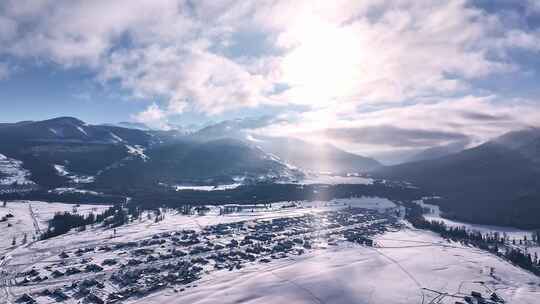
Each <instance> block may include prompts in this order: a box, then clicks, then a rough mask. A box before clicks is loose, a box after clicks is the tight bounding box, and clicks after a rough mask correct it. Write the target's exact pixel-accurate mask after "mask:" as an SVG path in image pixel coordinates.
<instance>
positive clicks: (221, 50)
mask: <svg viewBox="0 0 540 304" xmlns="http://www.w3.org/2000/svg"><path fill="white" fill-rule="evenodd" d="M501 1H504V0H501ZM476 2H477V1H467V0H449V1H438V0H429V1H415V0H398V1H395V0H394V1H390V0H370V1H357V0H336V1H326V0H298V1H287V0H262V1H238V0H227V1H205V0H202V1H183V0H155V1H149V0H118V1H106V0H96V1H72V0H40V1H26V0H6V1H3V2H2V3H1V4H0V12H1V13H0V42H1V43H0V55H5V56H12V57H15V58H18V59H28V58H32V59H34V58H38V59H39V60H41V61H45V62H48V63H53V64H56V65H58V66H59V67H62V68H73V67H79V68H80V67H82V68H86V69H88V70H90V71H92V72H93V73H94V75H96V79H97V80H98V81H100V82H101V83H102V84H103V85H105V86H107V85H110V84H114V85H116V84H119V85H120V86H121V87H122V89H124V90H125V91H127V92H129V93H130V95H131V97H132V98H133V99H139V100H146V101H155V100H157V101H159V102H157V103H150V102H149V105H148V107H147V108H146V109H145V110H144V111H143V112H141V113H137V114H134V116H133V118H134V119H135V120H137V121H139V122H144V123H147V124H149V125H152V126H153V127H162V128H164V127H166V126H167V122H168V120H170V119H171V117H173V116H174V115H177V114H179V113H185V112H199V113H204V114H206V115H216V114H220V113H226V112H230V111H233V110H234V111H237V110H239V109H245V108H257V107H260V106H272V107H277V108H280V107H281V108H282V109H283V111H289V110H290V108H294V109H301V110H298V112H297V113H296V114H294V115H292V116H294V117H293V119H292V120H290V122H286V121H282V120H280V121H279V122H273V123H272V124H271V125H269V126H261V128H264V130H272V131H274V132H276V133H278V134H285V133H286V134H294V133H296V134H312V135H313V136H315V134H316V136H315V137H318V138H319V139H325V140H329V141H334V142H339V143H341V144H344V145H346V146H347V147H350V149H351V150H355V151H358V150H360V149H375V146H389V147H395V146H396V144H392V143H390V142H389V140H388V139H390V138H391V139H392V140H395V141H396V142H397V143H399V144H400V145H402V146H404V147H408V146H411V145H425V146H428V145H432V144H440V143H442V142H444V141H452V140H456V141H458V140H463V139H464V138H467V139H469V138H470V139H471V140H472V141H480V140H484V139H486V138H488V137H490V136H493V135H497V134H499V133H501V132H502V131H504V130H508V129H510V128H515V127H520V126H524V125H527V124H534V123H537V122H538V121H540V120H535V119H538V114H537V113H538V110H535V109H534V105H530V104H529V103H528V101H526V100H519V99H513V100H503V98H502V97H499V96H496V95H495V94H494V93H492V92H489V90H487V92H486V90H485V88H484V89H482V90H479V89H477V88H476V87H475V85H476V83H477V82H478V81H481V80H484V79H486V78H489V77H497V76H498V75H514V74H519V73H520V72H521V70H522V69H523V67H522V66H521V64H522V63H520V62H519V60H514V58H513V57H512V52H513V51H514V50H516V49H519V50H521V51H524V52H538V50H539V48H538V46H539V45H540V43H539V39H540V38H539V37H540V35H539V33H538V31H537V30H535V29H533V28H530V27H527V26H523V25H521V24H519V23H516V22H512V20H511V18H510V19H508V18H506V17H505V16H501V15H499V14H497V13H496V12H493V11H489V10H486V9H484V8H482V7H480V6H478V5H476ZM524 5H526V10H527V11H528V12H529V13H528V14H530V15H532V14H536V12H537V5H536V2H535V1H528V2H526V4H524ZM527 68H529V67H527ZM0 75H1V69H0ZM351 135H355V136H351ZM356 135H362V136H356ZM453 136H454V137H455V138H453ZM460 137H461V138H460ZM360 140H363V141H365V143H360V142H358V141H360Z"/></svg>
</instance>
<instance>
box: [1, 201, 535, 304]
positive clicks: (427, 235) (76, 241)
mask: <svg viewBox="0 0 540 304" xmlns="http://www.w3.org/2000/svg"><path fill="white" fill-rule="evenodd" d="M33 206H34V203H32V207H33ZM53 206H54V205H53ZM349 206H352V207H364V208H374V209H379V210H384V209H386V208H392V207H395V205H394V204H393V203H392V202H390V201H388V200H386V199H381V198H366V197H361V198H351V199H346V200H334V201H331V202H294V203H292V202H283V203H277V204H272V205H271V206H267V208H266V209H265V208H252V209H249V208H248V209H245V210H243V211H241V212H237V213H232V214H227V215H225V216H223V215H222V216H220V215H219V207H211V208H210V211H209V212H207V213H206V214H205V215H202V216H199V215H190V216H186V215H181V214H178V213H177V212H175V211H166V212H165V218H164V220H163V221H161V222H158V223H155V222H154V221H153V220H151V219H147V218H146V217H145V216H143V217H142V219H141V220H136V221H134V222H132V223H130V224H127V225H124V226H121V227H118V228H117V229H116V233H115V236H114V237H113V232H112V231H111V230H106V229H103V228H101V227H89V228H88V229H87V230H86V231H82V232H75V231H73V232H71V233H68V234H66V235H63V236H61V237H56V238H52V239H49V240H45V241H38V242H35V243H33V244H31V246H25V247H19V248H17V249H16V250H14V251H12V252H11V253H10V260H9V265H14V266H10V267H15V268H17V267H19V268H20V269H21V270H22V269H28V268H29V267H32V265H33V264H34V263H37V262H39V261H40V260H43V258H44V257H49V258H55V259H57V258H56V257H57V256H58V253H59V252H61V251H63V250H67V249H74V248H78V247H83V246H85V247H88V246H100V245H103V244H114V243H118V242H127V241H133V240H141V239H143V238H148V237H150V236H152V235H154V234H156V233H162V232H170V231H178V230H181V229H194V230H199V229H202V228H203V227H205V226H208V225H214V224H219V223H232V222H238V221H245V220H254V219H274V218H282V217H293V216H298V215H302V214H306V213H310V214H316V213H317V212H324V211H328V210H334V209H337V208H348V207H349ZM24 207H26V209H28V203H22V204H21V208H22V209H21V210H20V212H23V211H24V210H23V209H24ZM70 208H72V206H70ZM79 208H81V210H82V208H88V206H87V205H83V206H81V207H79ZM53 209H54V208H53V207H50V208H49V209H48V210H53ZM45 210H47V209H43V212H42V215H43V218H47V216H46V212H45ZM54 210H55V209H54ZM38 214H39V213H38ZM28 223H30V225H31V221H28ZM30 227H31V226H30ZM375 241H376V246H375V247H366V246H361V245H357V244H353V243H349V242H345V241H340V242H338V243H337V244H336V245H335V246H331V245H328V246H326V247H321V248H318V249H314V250H312V251H310V252H309V253H307V254H305V255H302V256H289V257H287V258H285V259H280V260H273V261H271V262H270V263H267V264H261V263H254V264H249V265H246V267H244V268H242V269H240V270H234V271H228V270H219V271H213V272H211V273H208V274H207V275H205V276H203V278H202V279H201V280H199V281H196V282H194V283H192V284H190V285H189V287H187V286H186V287H185V290H182V289H181V288H179V287H174V288H166V289H164V290H162V291H160V292H158V293H154V294H150V295H148V296H145V297H142V298H138V299H129V300H127V301H125V302H123V303H150V304H162V303H173V304H177V303H178V304H180V303H195V304H207V303H208V304H209V303H250V304H263V303H264V304H273V303H276V304H278V303H279V304H281V303H290V304H301V303H337V304H345V303H347V304H349V303H366V304H367V303H400V304H401V303H407V304H408V303H429V302H430V301H431V300H433V299H434V298H435V297H436V296H438V295H439V294H438V293H437V292H439V293H443V294H446V296H445V297H444V298H443V299H442V300H441V301H440V302H438V303H452V304H453V303H455V302H456V301H458V300H460V298H459V297H462V296H464V295H466V294H470V292H471V291H473V290H475V291H480V292H482V293H483V294H485V295H488V294H489V293H490V292H491V291H495V292H497V294H499V295H501V296H502V297H503V298H504V299H505V300H506V301H507V303H513V304H519V303H524V304H533V303H535V304H536V303H539V300H538V299H540V278H538V277H536V276H534V275H533V274H530V273H528V272H526V271H524V270H521V269H520V268H517V267H515V266H513V265H511V264H510V263H508V262H506V261H504V260H502V259H500V258H498V257H496V256H493V255H491V254H489V253H486V252H484V251H481V250H479V249H476V248H472V247H468V246H464V245H461V244H459V243H453V242H448V241H447V240H444V239H442V238H441V237H439V236H437V235H436V234H434V233H431V232H427V231H422V230H416V229H413V228H410V227H407V228H404V229H403V230H400V231H393V232H387V233H385V234H382V235H379V236H377V237H376V238H375ZM17 265H20V266H17ZM67 283H69V282H67ZM67 283H66V284H67ZM6 292H8V293H9V292H11V293H12V294H13V292H14V293H15V294H21V293H22V292H23V291H22V290H21V289H19V288H16V289H15V290H14V291H13V290H11V291H10V290H8V289H6ZM2 296H3V294H2V293H1V292H0V303H10V302H9V301H11V300H8V299H7V298H2ZM70 301H71V300H70ZM460 301H463V300H460ZM70 303H71V302H70Z"/></svg>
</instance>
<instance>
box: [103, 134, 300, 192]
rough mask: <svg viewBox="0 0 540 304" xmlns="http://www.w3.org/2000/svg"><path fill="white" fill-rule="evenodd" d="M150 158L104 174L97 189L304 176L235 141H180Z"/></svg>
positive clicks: (150, 153)
mask: <svg viewBox="0 0 540 304" xmlns="http://www.w3.org/2000/svg"><path fill="white" fill-rule="evenodd" d="M146 155H148V160H147V161H141V160H140V159H131V160H129V161H127V162H124V163H122V165H120V166H117V167H114V168H110V169H109V170H107V171H104V172H103V173H102V174H100V175H99V176H98V177H97V180H96V185H95V186H96V187H98V188H99V189H108V188H111V189H114V191H121V190H128V189H129V188H152V187H156V186H159V185H160V184H167V185H179V184H194V185H216V184H226V183H232V182H235V180H237V179H242V180H244V181H245V182H259V181H261V182H268V181H275V180H294V179H296V178H298V177H300V176H301V175H302V173H301V172H299V171H297V170H294V169H292V168H289V167H288V166H287V165H286V164H284V163H282V162H280V161H279V160H278V159H275V158H272V157H271V156H270V155H268V154H267V153H265V152H264V151H262V150H260V149H258V148H257V147H255V146H253V145H249V144H246V143H244V142H242V141H239V140H234V139H219V140H212V141H207V142H203V143H201V142H196V141H189V140H185V141H176V142H174V143H169V144H165V145H161V146H158V147H155V148H153V149H151V150H148V151H147V153H146Z"/></svg>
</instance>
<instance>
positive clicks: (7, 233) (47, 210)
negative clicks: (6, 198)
mask: <svg viewBox="0 0 540 304" xmlns="http://www.w3.org/2000/svg"><path fill="white" fill-rule="evenodd" d="M106 208H108V206H105V205H80V206H79V207H77V205H75V204H63V203H46V202H36V201H10V202H8V203H7V205H6V207H5V208H4V207H1V206H0V218H2V217H4V216H6V215H8V214H11V215H13V217H7V221H4V222H0V229H1V231H2V233H1V234H0V255H2V254H3V253H5V252H7V251H8V250H10V249H11V248H12V247H13V246H12V242H13V238H15V241H16V244H17V245H20V244H21V242H22V240H23V238H24V235H25V234H26V235H27V242H28V243H29V242H31V241H33V240H34V238H35V237H37V235H39V233H40V232H42V231H43V230H46V229H47V221H48V220H49V219H51V218H52V217H53V216H54V214H55V213H56V212H66V211H67V212H73V211H76V212H77V213H79V214H87V213H90V212H94V213H99V212H102V211H103V210H104V209H106Z"/></svg>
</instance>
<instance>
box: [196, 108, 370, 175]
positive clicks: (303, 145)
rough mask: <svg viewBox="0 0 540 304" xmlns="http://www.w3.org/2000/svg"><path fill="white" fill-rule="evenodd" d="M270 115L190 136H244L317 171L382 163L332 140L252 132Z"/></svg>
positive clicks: (363, 168)
mask: <svg viewBox="0 0 540 304" xmlns="http://www.w3.org/2000/svg"><path fill="white" fill-rule="evenodd" d="M268 119H269V118H265V117H262V118H258V119H256V118H253V119H235V120H227V121H223V122H220V123H216V124H213V125H210V126H207V127H205V128H203V129H201V130H199V131H197V132H194V133H193V134H191V135H190V136H189V138H190V139H192V140H196V141H201V142H204V141H209V140H216V139H223V138H234V139H238V140H242V141H244V142H247V143H250V144H253V145H257V146H259V147H261V148H262V149H263V150H264V151H266V152H269V153H271V154H274V155H276V156H277V157H279V158H280V159H281V160H283V161H284V162H286V163H288V164H291V165H293V166H296V167H298V168H300V169H303V170H307V171H313V172H333V173H349V172H367V171H370V170H373V169H375V168H377V167H380V166H381V164H380V163H379V162H378V161H376V160H374V159H372V158H368V157H363V156H360V155H357V154H353V153H349V152H346V151H343V150H341V149H339V148H337V147H334V146H332V145H329V144H314V143H309V142H307V141H304V140H301V139H296V138H287V137H273V136H271V135H268V136H260V135H254V134H253V133H252V132H250V131H251V130H253V129H257V128H260V127H264V126H265V125H266V124H267V123H268Z"/></svg>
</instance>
